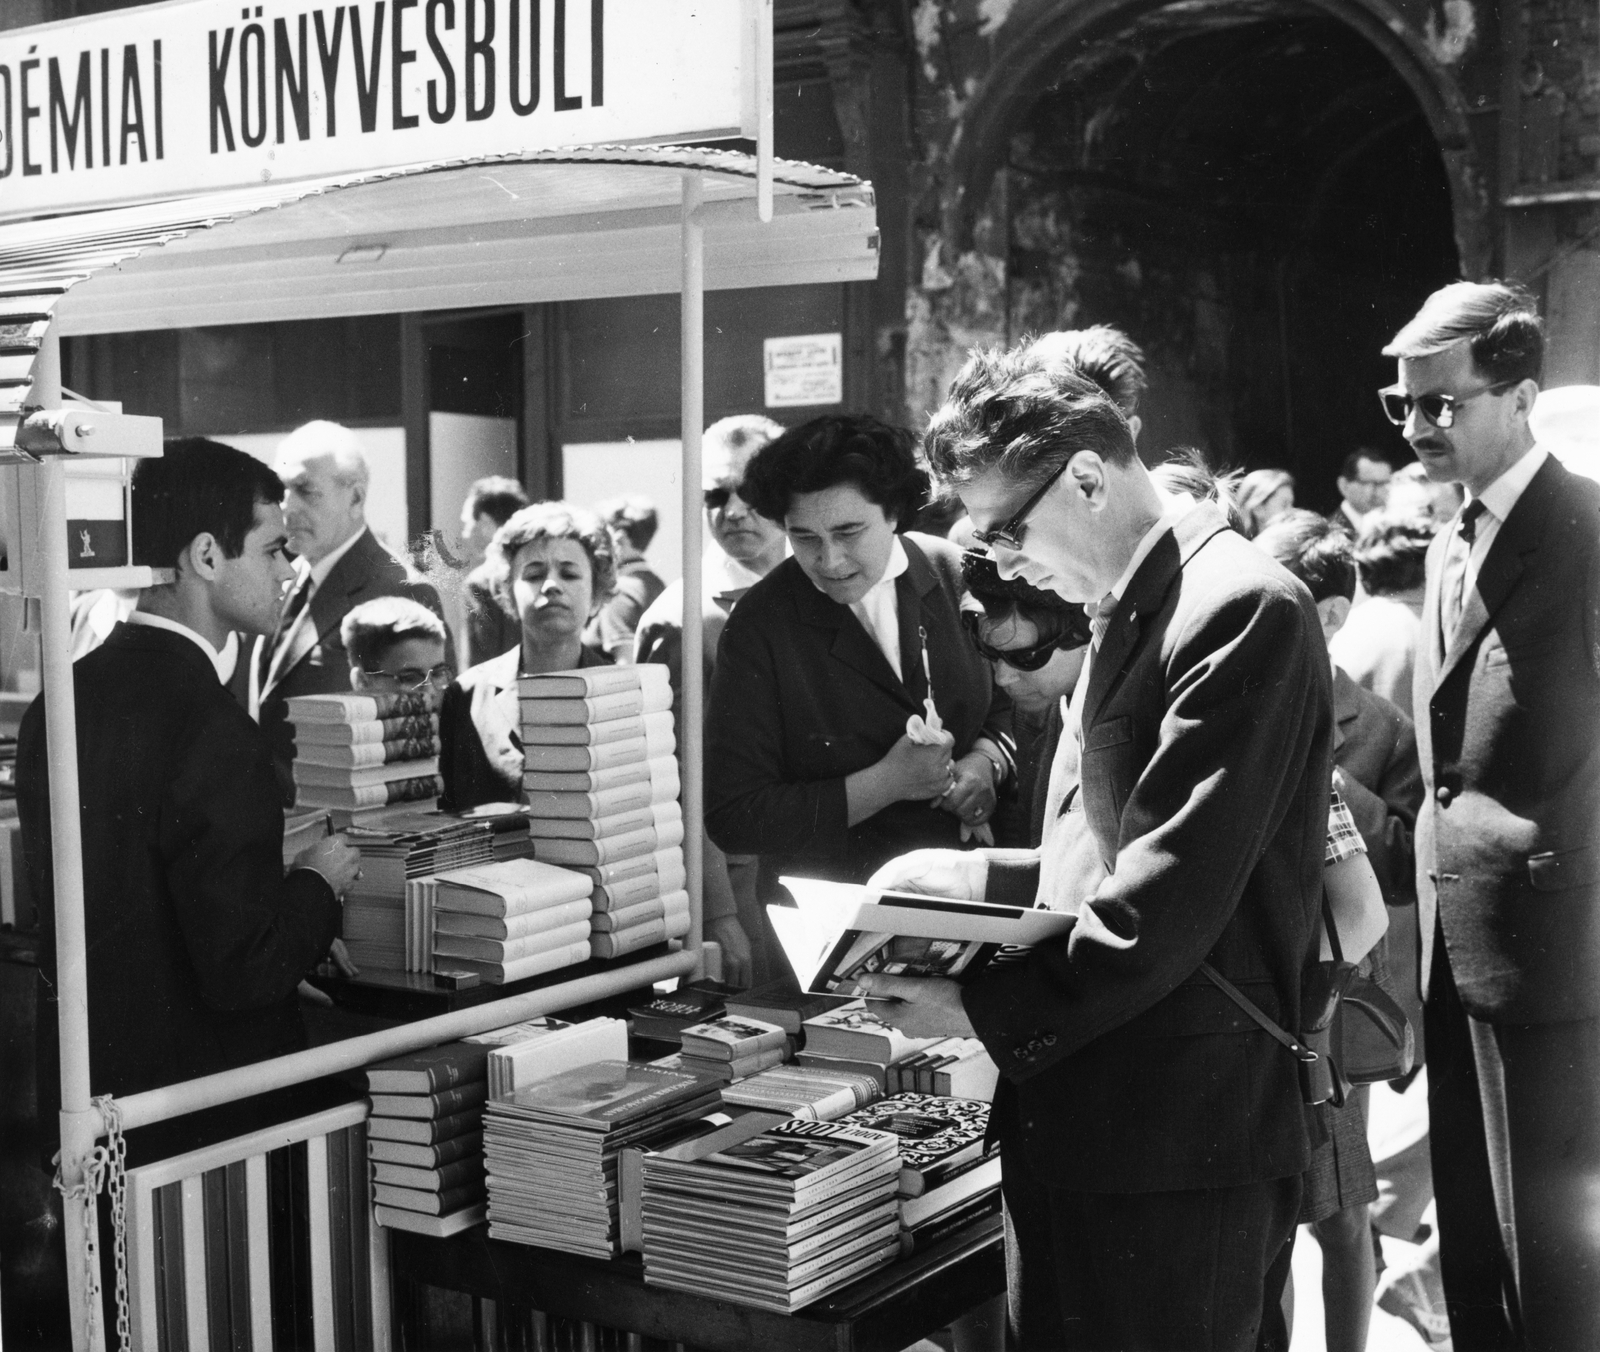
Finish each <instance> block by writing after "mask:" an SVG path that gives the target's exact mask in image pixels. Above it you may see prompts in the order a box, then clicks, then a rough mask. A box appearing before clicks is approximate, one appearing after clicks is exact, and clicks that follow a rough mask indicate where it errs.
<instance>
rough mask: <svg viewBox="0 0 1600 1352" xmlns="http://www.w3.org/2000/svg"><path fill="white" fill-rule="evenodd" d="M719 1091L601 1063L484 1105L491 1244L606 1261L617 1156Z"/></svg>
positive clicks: (676, 1076)
mask: <svg viewBox="0 0 1600 1352" xmlns="http://www.w3.org/2000/svg"><path fill="white" fill-rule="evenodd" d="M717 1089H718V1082H717V1081H715V1080H711V1079H707V1078H705V1077H703V1076H699V1075H691V1074H687V1073H685V1072H683V1071H675V1070H662V1069H658V1068H657V1067H655V1066H648V1065H630V1064H629V1063H628V1062H626V1061H599V1062H596V1063H594V1064H591V1065H583V1066H578V1067H576V1068H574V1069H572V1070H569V1071H565V1072H563V1073H561V1074H558V1075H552V1076H551V1077H550V1078H548V1079H543V1080H539V1081H537V1082H536V1083H534V1084H531V1085H529V1086H527V1087H526V1088H524V1089H519V1090H517V1091H516V1092H514V1093H512V1094H509V1095H506V1096H504V1097H502V1098H497V1099H493V1100H491V1101H490V1103H489V1107H488V1111H487V1113H486V1114H485V1118H484V1129H483V1143H484V1157H485V1162H486V1164H487V1166H488V1173H489V1234H490V1236H491V1238H494V1239H505V1240H510V1241H511V1242H513V1243H516V1244H536V1245H539V1246H540V1247H542V1248H546V1249H561V1250H564V1251H566V1252H568V1253H581V1254H588V1255H589V1256H591V1257H595V1258H610V1257H612V1256H613V1255H614V1254H616V1253H617V1251H618V1229H617V1156H618V1154H619V1153H620V1152H621V1151H622V1149H623V1148H624V1147H625V1146H629V1145H632V1144H633V1143H634V1142H635V1141H637V1140H640V1139H642V1138H644V1137H646V1136H648V1135H650V1134H651V1133H653V1132H654V1131H655V1130H656V1129H657V1128H658V1127H660V1126H661V1125H662V1124H663V1123H665V1122H667V1121H670V1120H671V1119H673V1118H676V1117H695V1116H698V1115H699V1114H701V1113H704V1112H706V1111H707V1110H708V1109H710V1108H714V1107H715V1106H716V1103H717ZM880 1134H882V1133H880ZM888 1139H890V1140H893V1139H894V1138H893V1137H889V1138H888ZM891 1191H892V1189H891Z"/></svg>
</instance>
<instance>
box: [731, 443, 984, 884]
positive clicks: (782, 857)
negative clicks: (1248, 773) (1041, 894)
mask: <svg viewBox="0 0 1600 1352" xmlns="http://www.w3.org/2000/svg"><path fill="white" fill-rule="evenodd" d="M740 492H741V496H742V497H743V498H744V499H745V500H746V501H747V502H748V503H749V504H750V506H751V507H752V508H754V509H755V510H756V511H757V512H759V513H760V514H761V515H762V516H764V517H767V518H768V519H770V520H773V521H779V522H782V523H783V526H784V529H785V531H786V532H787V534H788V537H789V544H790V548H791V549H792V551H793V556H792V557H791V558H789V559H788V560H786V561H785V562H783V563H781V564H779V565H778V566H777V567H776V568H774V569H773V570H772V572H770V573H769V574H767V576H766V577H764V578H763V579H762V580H761V581H760V582H758V583H757V584H756V585H755V586H754V587H752V588H751V589H750V591H749V592H748V593H747V594H746V596H745V598H744V599H743V600H742V601H741V602H740V603H739V606H738V608H737V609H735V610H734V612H733V614H732V615H731V616H730V617H729V618H728V624H727V628H726V629H724V630H723V635H722V642H721V647H720V649H719V651H718V655H717V667H716V674H715V677H714V680H713V682H712V689H711V702H710V713H709V718H708V722H707V736H706V767H707V774H706V781H707V782H706V826H707V828H708V830H709V832H710V835H711V838H712V839H713V840H714V841H716V842H717V844H718V845H720V846H721V847H722V848H723V849H725V850H728V851H730V852H732V853H739V854H755V855H759V856H760V857H761V868H760V877H759V881H758V888H759V893H760V896H761V897H762V899H763V900H770V899H772V898H773V897H774V896H775V895H776V892H777V885H776V879H777V876H778V875H779V874H781V873H784V872H794V873H799V874H805V875H808V876H812V877H825V878H833V879H838V880H840V881H849V882H864V881H865V880H866V879H867V877H868V876H869V875H871V873H872V872H873V870H875V869H876V868H877V867H878V866H879V865H880V864H882V863H884V862H885V861H886V860H888V859H891V858H893V857H894V856H895V855H897V854H901V853H904V852H905V851H907V850H910V849H915V848H920V847H923V846H933V845H944V846H959V845H960V844H961V843H962V840H963V836H964V835H967V836H970V835H971V833H972V832H973V830H974V829H975V828H978V827H980V826H983V825H985V824H986V823H987V822H988V821H989V820H990V818H991V817H992V816H993V813H994V807H995V802H996V795H997V792H998V790H999V788H1000V786H1001V784H1002V783H1003V782H1004V780H1006V779H1007V778H1008V777H1009V776H1010V775H1011V774H1012V773H1013V770H1012V764H1011V710H1010V704H1009V701H1008V700H1007V699H1006V697H1005V695H1004V693H1003V692H1001V691H999V690H997V689H996V688H995V685H994V682H993V679H992V678H991V676H990V672H989V666H988V663H987V662H985V661H984V660H983V659H982V658H981V657H980V656H979V655H978V653H977V652H976V650H975V649H974V648H973V647H972V645H971V643H969V642H968V641H967V638H966V636H965V633H964V631H963V627H962V621H961V614H960V595H961V555H960V551H959V550H958V549H957V548H956V547H955V546H954V545H951V544H950V543H949V542H948V541H945V540H940V539H936V538H933V537H930V536H924V535H918V534H913V533H901V527H902V525H903V524H904V523H905V522H906V521H908V520H909V519H910V518H911V515H912V513H914V512H915V511H916V509H917V507H918V506H919V505H920V504H921V502H922V500H923V498H924V497H925V495H926V492H927V479H926V476H925V475H924V474H923V473H922V471H921V469H919V468H918V465H917V461H916V455H915V452H914V450H913V445H912V439H911V436H910V434H909V433H907V432H905V431H902V430H901V429H899V428H894V427H890V426H888V425H886V424H884V423H882V422H879V421H878V420H877V419H875V418H868V417H827V418H818V419H815V420H813V421H812V422H809V423H807V424H805V425H804V426H802V427H799V428H795V429H794V430H792V431H790V432H787V433H785V434H784V435H783V436H781V437H779V438H778V439H777V440H776V441H774V442H772V443H771V444H770V445H767V446H765V447H763V448H762V449H761V450H760V451H759V452H757V453H756V455H755V456H754V457H753V458H752V459H751V461H750V463H749V465H748V467H747V468H746V470H745V477H744V484H743V486H742V488H741V490H740ZM930 698H931V700H932V705H933V709H934V710H935V711H936V712H937V715H938V717H939V720H940V722H941V723H942V725H943V729H944V731H945V732H946V733H948V734H949V736H950V738H951V739H953V744H952V742H951V741H949V740H943V739H942V740H941V742H940V743H939V744H929V745H921V744H918V743H917V742H916V741H913V740H912V739H911V738H910V737H909V736H908V735H907V723H908V720H910V719H911V718H912V717H914V716H918V717H924V718H926V717H927V713H928V709H927V703H926V702H927V701H928V700H929V699H930ZM963 828H965V830H964V829H963Z"/></svg>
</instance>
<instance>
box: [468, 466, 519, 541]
mask: <svg viewBox="0 0 1600 1352" xmlns="http://www.w3.org/2000/svg"><path fill="white" fill-rule="evenodd" d="M527 505H528V490H527V489H525V488H524V487H523V486H522V485H521V484H519V483H518V482H517V481H516V480H515V479H508V478H506V476H505V475H503V474H490V475H488V476H486V477H485V478H482V479H478V480H476V481H474V483H473V485H472V487H471V488H469V489H467V511H468V513H469V514H470V515H471V516H473V517H474V518H476V517H480V516H486V517H488V518H489V520H491V521H493V522H494V524H495V528H496V529H499V527H501V526H503V525H505V524H506V522H507V521H509V520H511V518H512V516H513V515H514V514H515V513H517V512H520V511H521V510H522V509H523V508H524V507H526V506H527Z"/></svg>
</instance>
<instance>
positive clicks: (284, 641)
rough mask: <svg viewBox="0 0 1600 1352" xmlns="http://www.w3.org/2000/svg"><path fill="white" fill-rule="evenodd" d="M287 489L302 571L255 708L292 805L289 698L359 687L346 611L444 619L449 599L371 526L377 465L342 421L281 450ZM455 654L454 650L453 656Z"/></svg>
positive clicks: (264, 666)
mask: <svg viewBox="0 0 1600 1352" xmlns="http://www.w3.org/2000/svg"><path fill="white" fill-rule="evenodd" d="M276 463H277V471H278V474H279V476H280V477H281V478H282V480H283V482H284V485H285V487H286V488H287V490H288V492H287V496H286V497H285V499H284V507H283V516H284V522H285V525H286V526H287V527H288V531H289V548H290V549H291V550H293V552H294V553H295V554H297V555H298V556H299V558H298V560H297V564H296V577H295V579H294V583H293V585H292V586H291V587H290V589H289V594H288V598H287V599H286V600H285V602H284V606H283V615H282V617H281V618H280V620H279V622H278V626H277V629H276V630H275V632H274V633H273V634H272V635H271V636H270V637H269V638H268V639H267V640H266V641H263V642H262V643H260V644H258V645H257V648H256V658H255V661H254V663H253V664H252V666H251V671H250V677H251V701H250V707H251V708H252V709H254V710H255V711H256V712H257V715H258V717H259V719H260V722H261V727H262V729H263V731H265V732H266V734H267V736H268V738H269V739H270V740H271V743H272V756H273V764H274V765H275V767H276V769H277V772H278V782H279V785H280V787H281V788H282V790H283V794H284V801H285V802H286V803H293V802H294V781H293V778H292V774H291V767H292V765H293V763H294V729H293V727H292V726H291V725H290V723H289V720H288V701H289V700H290V699H293V698H294V697H295V696H297V695H332V694H337V693H340V692H343V691H347V690H349V688H350V658H349V654H348V653H346V651H345V647H344V640H343V639H342V638H341V637H340V626H341V625H342V624H343V623H344V617H345V616H346V615H348V614H349V613H350V611H351V610H353V609H354V608H355V607H356V606H358V605H360V604H361V603H362V602H363V601H371V600H373V599H374V598H376V597H379V596H405V597H409V598H410V599H411V600H413V601H420V602H421V603H422V604H423V605H425V606H427V607H428V609H429V610H431V611H433V612H434V613H435V614H436V615H441V614H442V611H441V608H440V605H439V595H438V593H437V592H436V591H434V589H433V588H432V587H430V586H428V585H427V584H426V583H421V582H416V581H413V580H412V579H411V577H410V576H409V575H408V574H407V572H406V568H405V565H404V564H402V563H401V562H400V560H399V559H397V558H395V557H394V555H393V554H391V553H389V551H388V550H387V549H385V548H384V547H383V546H382V545H381V544H379V543H378V540H377V537H375V536H374V535H373V533H372V531H371V530H370V529H369V528H368V526H367V516H366V506H367V477H368V476H367V461H366V457H365V456H363V455H362V453H361V446H360V444H359V443H358V442H357V441H356V438H355V434H354V433H352V432H351V431H350V429H349V428H347V427H341V426H339V424H338V423H331V422H323V421H317V422H309V423H306V424H305V425H304V426H303V427H298V428H296V429H295V430H294V431H293V432H291V433H290V434H289V435H288V436H287V437H285V438H284V440H283V444H282V445H281V446H279V448H278V455H277V462H276ZM453 657H454V654H453V653H451V654H450V658H451V659H453Z"/></svg>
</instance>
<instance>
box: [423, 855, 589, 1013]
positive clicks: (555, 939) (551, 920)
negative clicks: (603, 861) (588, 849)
mask: <svg viewBox="0 0 1600 1352" xmlns="http://www.w3.org/2000/svg"><path fill="white" fill-rule="evenodd" d="M589 890H590V889H589V880H588V879H587V878H585V877H584V876H583V875H582V874H580V873H573V872H571V871H569V870H567V869H564V868H557V867H556V866H555V865H554V864H544V863H540V862H539V861H538V860H537V859H501V860H496V861H495V862H494V863H489V864H478V865H474V866H473V867H471V868H457V869H448V870H446V871H444V872H442V873H438V874H436V875H435V876H434V878H433V885H432V887H431V889H430V891H431V894H432V895H431V901H432V904H433V956H434V963H435V966H449V967H456V968H464V969H466V970H467V971H469V972H477V973H478V975H479V976H481V977H482V978H483V979H484V980H485V981H488V982H491V983H494V984H497V985H498V984H503V983H505V982H507V981H521V980H522V979H523V978H525V977H530V976H540V975H542V974H543V973H545V972H553V971H556V970H557V969H559V968H562V967H570V966H572V965H573V964H574V963H579V962H587V961H588V958H589V914H590V910H591V903H590V901H589Z"/></svg>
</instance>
